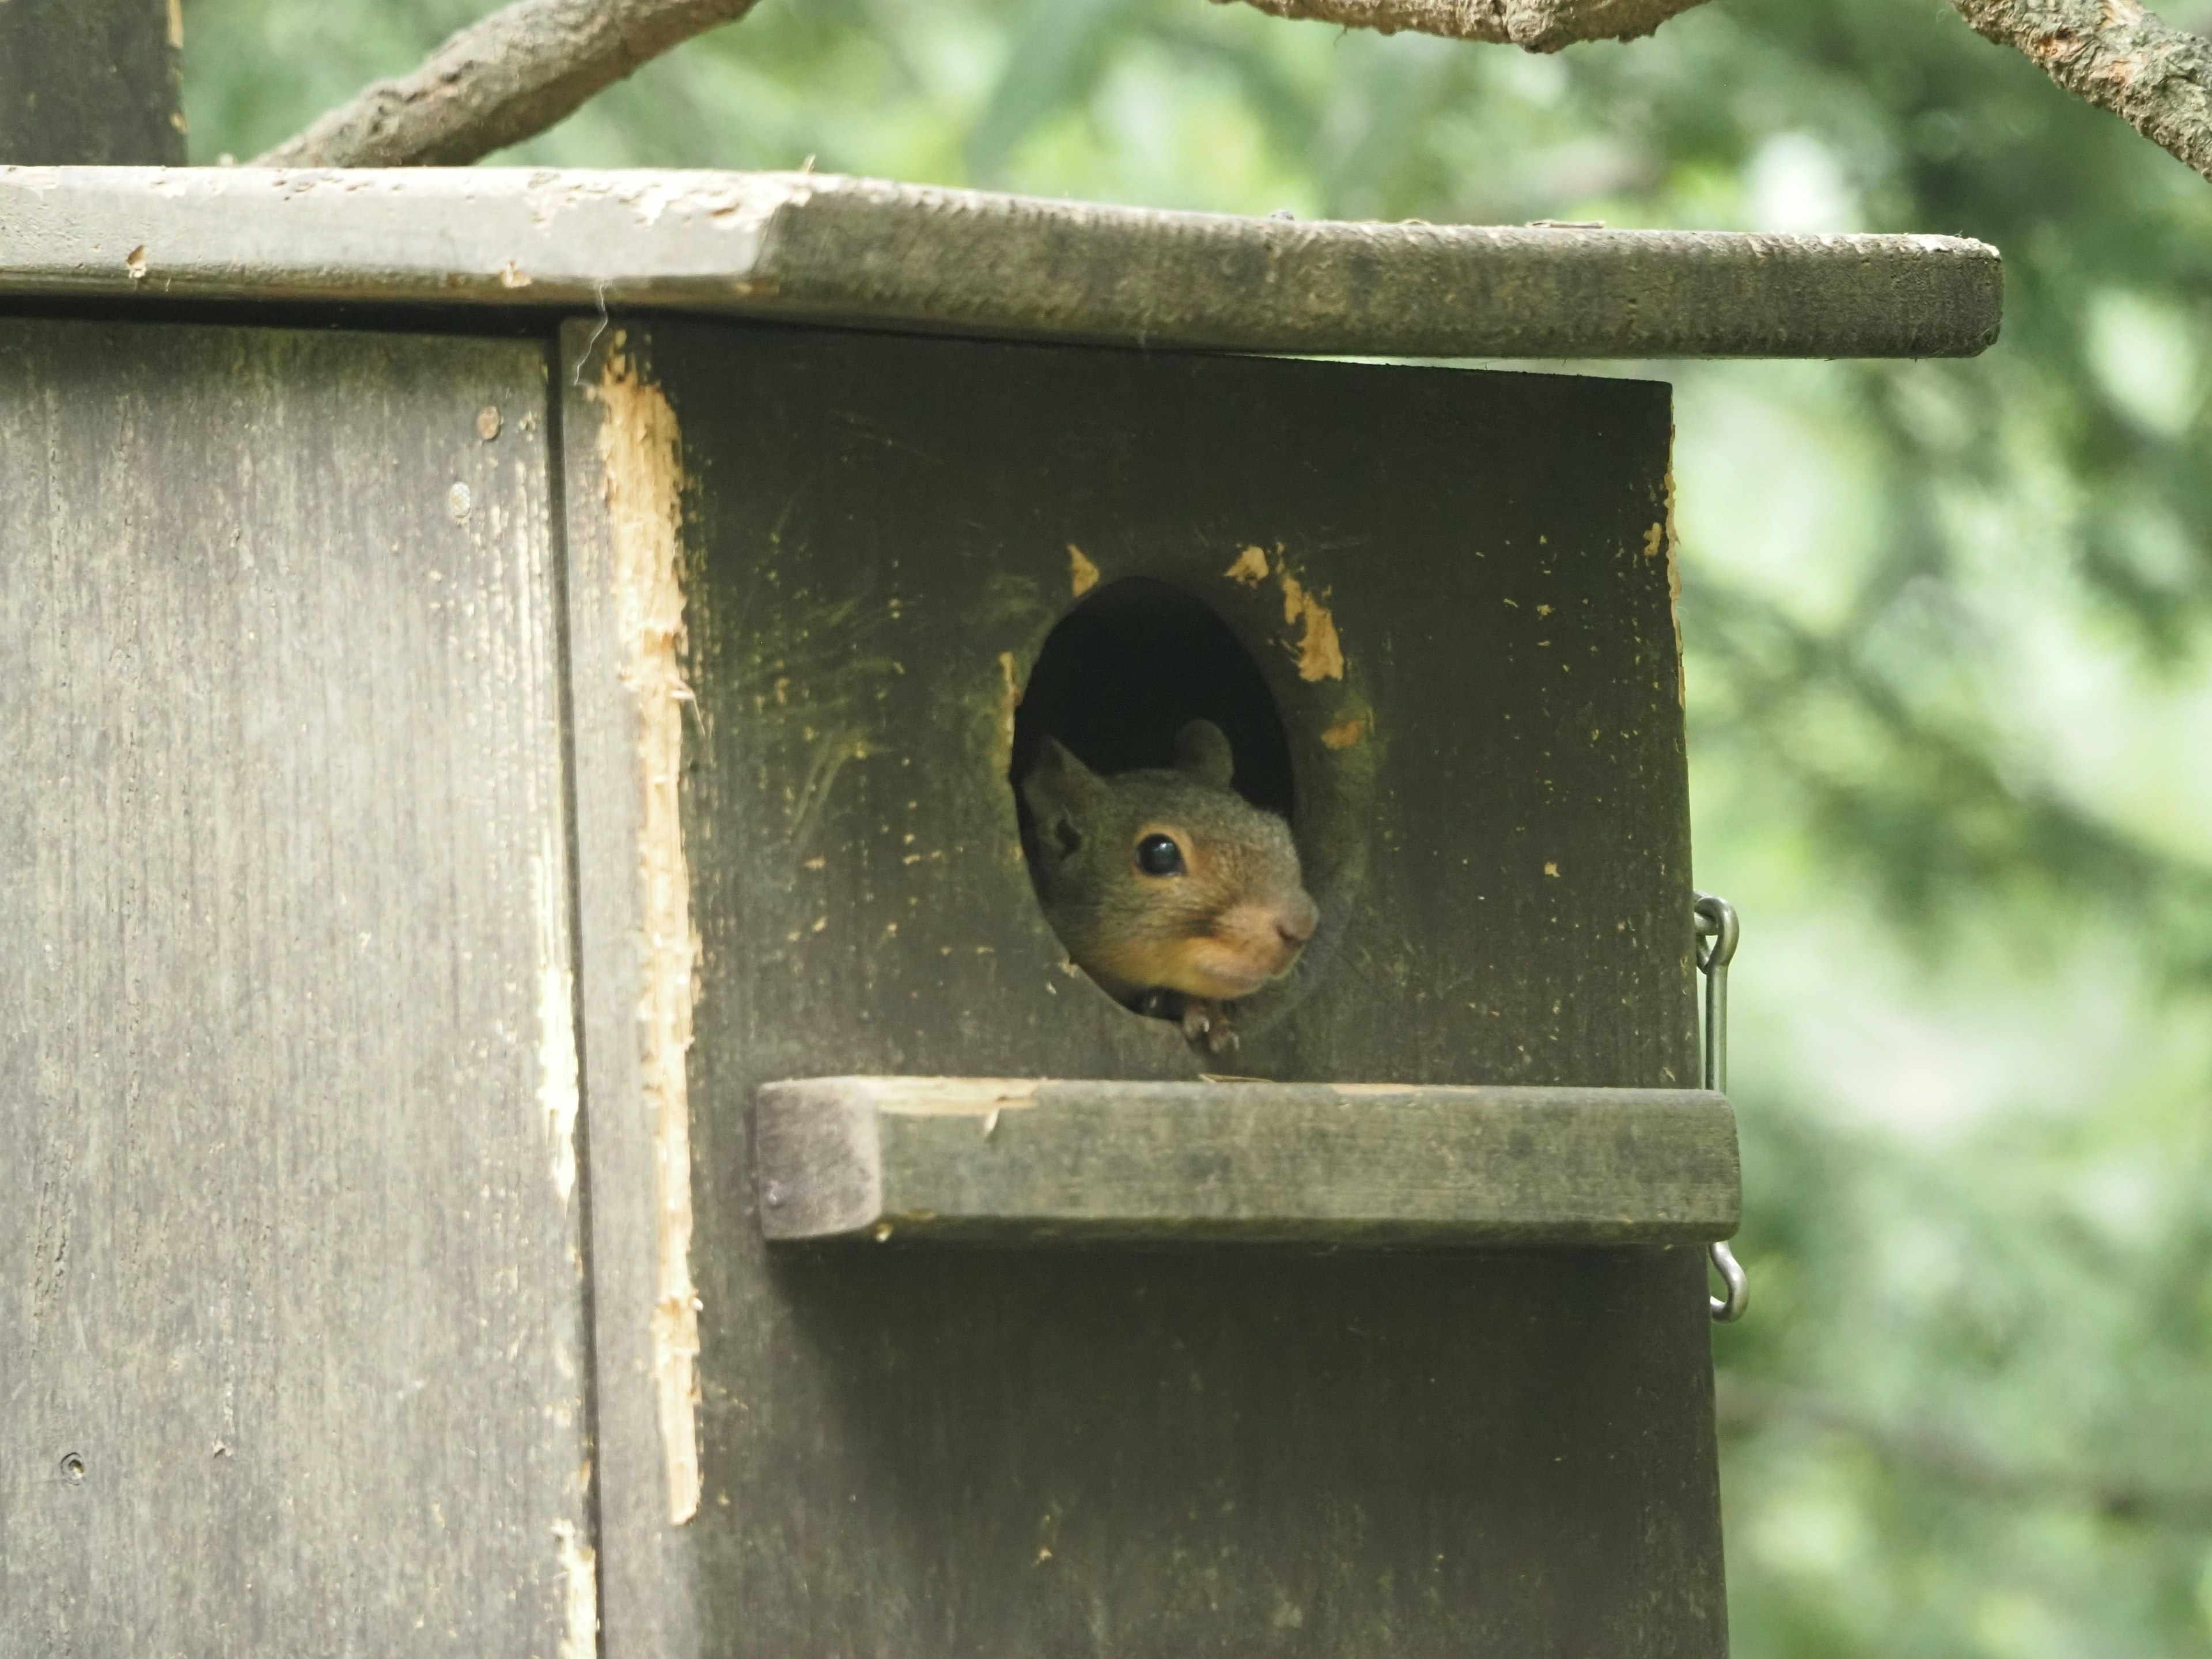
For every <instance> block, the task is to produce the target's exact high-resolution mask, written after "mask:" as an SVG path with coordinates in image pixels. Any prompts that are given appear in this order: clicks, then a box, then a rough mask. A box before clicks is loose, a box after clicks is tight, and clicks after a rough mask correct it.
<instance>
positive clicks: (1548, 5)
mask: <svg viewBox="0 0 2212 1659" xmlns="http://www.w3.org/2000/svg"><path fill="white" fill-rule="evenodd" d="M1215 3H1216V4H1227V3H1228V0H1215ZM1245 3H1246V4H1247V5H1250V6H1254V7H1256V8H1258V9H1260V10H1261V11H1264V12H1267V13H1268V14H1270V15H1273V16H1276V17H1292V18H1310V19H1312V20H1314V21H1316V22H1323V23H1336V24H1339V25H1340V26H1342V27H1345V28H1348V29H1373V30H1374V31H1376V33H1378V34H1395V33H1398V32H1399V31H1400V30H1401V29H1411V30H1413V31H1414V32H1416V33H1421V34H1442V35H1446V36H1449V38H1451V39H1452V40H1491V41H1496V42H1498V43H1499V44H1501V45H1510V46H1520V47H1522V48H1523V49H1524V50H1526V51H1528V52H1557V51H1558V50H1559V48H1560V47H1561V46H1572V45H1574V44H1575V42H1577V40H1635V39H1636V38H1637V37H1638V35H1644V34H1649V33H1651V32H1652V31H1653V30H1654V29H1656V28H1657V27H1659V26H1660V25H1661V24H1662V23H1663V22H1665V21H1667V20H1668V18H1670V17H1672V16H1674V15H1675V13H1677V12H1683V11H1687V10H1689V9H1690V8H1691V7H1692V6H1696V5H1702V4H1704V3H1705V0H1245Z"/></svg>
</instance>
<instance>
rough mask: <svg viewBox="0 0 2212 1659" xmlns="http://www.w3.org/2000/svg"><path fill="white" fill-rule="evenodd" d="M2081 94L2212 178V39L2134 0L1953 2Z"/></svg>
mask: <svg viewBox="0 0 2212 1659" xmlns="http://www.w3.org/2000/svg"><path fill="white" fill-rule="evenodd" d="M1951 3H1952V5H1953V6H1954V7H1955V8H1956V9H1958V12H1959V15H1960V16H1962V17H1964V18H1965V19H1966V21H1967V22H1968V23H1970V24H1972V26H1973V29H1974V32H1975V33H1977V34H1979V35H1982V36H1984V38H1985V39H1988V40H1994V41H1996V43H1997V44H1998V45H1999V46H2010V47H2012V48H2014V49H2015V51H2017V52H2024V53H2026V54H2027V57H2028V58H2030V59H2031V60H2032V61H2033V63H2034V64H2036V65H2037V66H2038V67H2039V68H2040V69H2041V70H2043V72H2044V73H2045V75H2047V76H2050V77H2051V79H2052V80H2054V81H2056V82H2058V84H2059V85H2060V86H2062V87H2063V88H2066V90H2067V91H2069V92H2070V93H2072V94H2075V96H2076V97H2078V98H2083V99H2087V100H2088V101H2089V102H2090V103H2093V104H2094V105H2096V106H2098V107H2099V108H2100V109H2105V110H2109V111H2111V112H2112V113H2113V114H2115V115H2117V116H2118V117H2119V118H2121V119H2122V120H2123V121H2125V122H2126V123H2127V124H2128V125H2130V126H2131V127H2133V128H2134V129H2135V130H2136V131H2137V132H2140V133H2141V134H2142V136H2143V137H2146V138H2148V139H2149V140H2150V141H2151V143H2154V144H2156V145H2157V146H2159V148H2160V149H2164V150H2166V151H2167V152H2168V153H2169V154H2171V155H2175V156H2177V157H2179V159H2180V160H2181V161H2185V162H2186V163H2187V164H2188V165H2189V166H2191V167H2194V168H2196V169H2197V172H2199V173H2203V175H2204V176H2205V177H2206V178H2208V179H2212V41H2208V40H2205V39H2204V37H2203V36H2202V35H2199V34H2193V33H2190V32H2189V31H2188V30H2186V29H2179V28H2176V27H2173V26H2172V24H2171V23H2162V22H2160V21H2159V20H2158V19H2157V18H2156V17H2154V16H2153V15H2151V14H2150V13H2149V12H2148V11H2147V10H2145V9H2143V8H2142V6H2141V5H2139V4H2137V3H2136V0H1951Z"/></svg>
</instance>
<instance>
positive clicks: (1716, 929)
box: [1693, 893, 1751, 1325]
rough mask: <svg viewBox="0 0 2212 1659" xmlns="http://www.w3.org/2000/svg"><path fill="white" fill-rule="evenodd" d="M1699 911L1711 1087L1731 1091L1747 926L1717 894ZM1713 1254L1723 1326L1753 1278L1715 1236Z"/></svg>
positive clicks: (1715, 1308)
mask: <svg viewBox="0 0 2212 1659" xmlns="http://www.w3.org/2000/svg"><path fill="white" fill-rule="evenodd" d="M1697 899H1698V902H1697V908H1696V910H1695V911H1694V913H1693V914H1694V916H1695V919H1696V920H1695V923H1694V926H1695V927H1696V930H1697V939H1698V971H1699V973H1701V974H1703V975H1705V1087H1706V1088H1708V1089H1713V1090H1717V1091H1721V1092H1723V1093H1725V1092H1726V1091H1727V1090H1728V970H1729V962H1731V961H1732V960H1733V959H1734V958H1735V947H1736V941H1737V940H1738V939H1740V938H1741V936H1742V932H1743V930H1742V928H1741V927H1740V926H1739V925H1738V923H1737V921H1736V917H1735V906H1734V905H1733V904H1730V903H1729V902H1728V901H1727V900H1726V899H1724V898H1722V897H1720V896H1717V895H1716V894H1712V893H1699V895H1698V896H1697ZM1705 1253H1706V1254H1707V1255H1709V1256H1711V1258H1712V1263H1713V1268H1714V1270H1715V1271H1716V1272H1717V1273H1719V1274H1720V1276H1721V1282H1722V1283H1723V1285H1727V1286H1728V1295H1727V1296H1726V1297H1717V1296H1714V1297H1707V1298H1706V1301H1707V1302H1708V1304H1710V1305H1711V1308H1712V1312H1713V1317H1714V1318H1715V1319H1716V1320H1717V1321H1718V1322H1720V1323H1722V1324H1723V1325H1733V1324H1734V1323H1735V1322H1736V1321H1737V1320H1739V1319H1741V1318H1742V1317H1743V1311H1744V1310H1745V1309H1746V1308H1747V1307H1749V1306H1750V1305H1751V1280H1750V1279H1748V1278H1747V1276H1746V1275H1745V1273H1744V1271H1743V1267H1742V1264H1741V1263H1740V1262H1739V1261H1737V1260H1736V1259H1735V1251H1733V1250H1731V1249H1729V1247H1728V1244H1727V1243H1726V1242H1725V1241H1724V1240H1722V1239H1715V1240H1714V1241H1713V1242H1712V1243H1711V1244H1709V1245H1707V1246H1706V1247H1705Z"/></svg>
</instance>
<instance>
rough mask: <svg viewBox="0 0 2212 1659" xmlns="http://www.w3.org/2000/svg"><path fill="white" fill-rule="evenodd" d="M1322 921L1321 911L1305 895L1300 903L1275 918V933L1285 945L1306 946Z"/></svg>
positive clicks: (1299, 899)
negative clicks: (1315, 928)
mask: <svg viewBox="0 0 2212 1659" xmlns="http://www.w3.org/2000/svg"><path fill="white" fill-rule="evenodd" d="M1319 921H1321V911H1320V909H1319V908H1318V907H1317V906H1316V904H1315V903H1314V902H1313V901H1312V900H1311V899H1310V898H1308V897H1306V896H1305V895H1304V894H1303V893H1301V894H1299V895H1298V902H1297V903H1296V904H1294V905H1292V906H1291V908H1289V909H1287V910H1284V911H1281V912H1279V914H1278V915H1276V917H1275V932H1276V933H1278V934H1279V935H1280V936H1281V938H1282V941H1283V943H1284V944H1285V945H1304V943H1305V942H1306V941H1307V940H1308V939H1311V938H1312V937H1313V936H1314V927H1315V926H1316V924H1317V923H1318V922H1319Z"/></svg>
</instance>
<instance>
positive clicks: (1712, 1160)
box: [756, 1078, 1742, 1247]
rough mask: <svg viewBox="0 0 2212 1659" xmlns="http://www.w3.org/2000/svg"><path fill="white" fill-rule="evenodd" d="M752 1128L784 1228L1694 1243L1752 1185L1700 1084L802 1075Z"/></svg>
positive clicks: (1030, 1238)
mask: <svg viewBox="0 0 2212 1659" xmlns="http://www.w3.org/2000/svg"><path fill="white" fill-rule="evenodd" d="M756 1146H757V1154H756V1163H757V1170H758V1175H759V1181H760V1189H761V1212H760V1214H761V1228H762V1231H763V1232H764V1233H765V1234H766V1235H767V1237H769V1238H770V1239H775V1240H784V1241H800V1240H809V1241H821V1240H829V1239H837V1238H845V1239H873V1240H875V1241H877V1242H878V1243H884V1242H898V1243H931V1242H935V1241H939V1240H945V1241H956V1242H960V1243H989V1244H1019V1243H1036V1242H1046V1241H1053V1242H1066V1243H1103V1242H1108V1241H1127V1242H1132V1243H1154V1244H1164V1243H1191V1242H1194V1241H1203V1240H1219V1241H1238V1242H1245V1243H1285V1244H1369V1245H1399V1246H1406V1245H1425V1246H1430V1247H1446V1246H1451V1245H1462V1246H1464V1245H1468V1244H1668V1243H1704V1242H1705V1241H1707V1240H1710V1239H1714V1238H1724V1237H1729V1235H1731V1234H1732V1233H1734V1232H1735V1227H1736V1223H1737V1221H1738V1219H1739V1218H1740V1214H1741V1202H1742V1194H1741V1184H1740V1177H1739V1175H1738V1171H1737V1166H1736V1146H1735V1113H1734V1112H1733V1111H1732V1110H1730V1109H1729V1103H1728V1102H1727V1100H1726V1099H1725V1098H1724V1097H1722V1096H1720V1095H1717V1094H1711V1093H1707V1092H1705V1091H1702V1090H1695V1089H1465V1088H1461V1089H1455V1088H1440V1087H1435V1086H1431V1087H1428V1088H1407V1087H1395V1086H1390V1085H1367V1086H1365V1087H1346V1086H1343V1085H1327V1084H1295V1083H1115V1082H1110V1081H1102V1080H1091V1081H1074V1080H1046V1081H1040V1082H1033V1083H1032V1082H1022V1081H1018V1080H1015V1081H999V1080H993V1079H967V1078H936V1079H927V1078H926V1079H911V1078H812V1079H804V1080H799V1081H793V1082H787V1083H772V1084H769V1085H768V1086H767V1087H765V1088H763V1090H762V1091H760V1104H759V1109H758V1128H757V1138H756Z"/></svg>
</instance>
